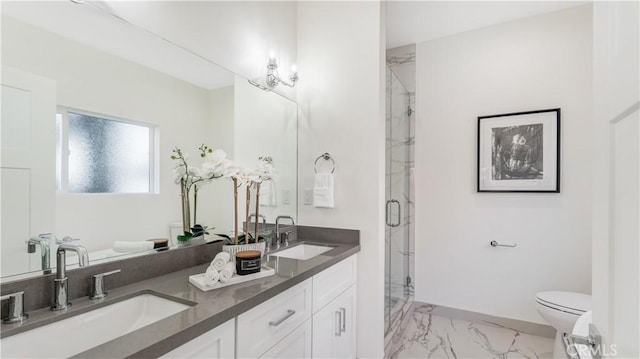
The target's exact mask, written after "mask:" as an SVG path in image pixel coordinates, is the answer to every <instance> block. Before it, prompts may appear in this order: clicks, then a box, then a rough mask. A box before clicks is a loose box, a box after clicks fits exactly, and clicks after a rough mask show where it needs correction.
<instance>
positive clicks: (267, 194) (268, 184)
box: [260, 180, 276, 207]
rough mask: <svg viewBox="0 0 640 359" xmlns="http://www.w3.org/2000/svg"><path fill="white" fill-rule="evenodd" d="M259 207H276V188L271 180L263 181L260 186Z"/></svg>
mask: <svg viewBox="0 0 640 359" xmlns="http://www.w3.org/2000/svg"><path fill="white" fill-rule="evenodd" d="M260 206H264V207H275V206H276V186H275V183H273V180H268V181H264V182H262V183H261V184H260Z"/></svg>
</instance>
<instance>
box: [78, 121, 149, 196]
mask: <svg viewBox="0 0 640 359" xmlns="http://www.w3.org/2000/svg"><path fill="white" fill-rule="evenodd" d="M67 115H68V146H69V147H68V172H67V173H68V187H67V190H68V192H73V193H145V192H147V193H148V192H150V191H151V188H150V183H151V159H152V156H151V153H150V147H151V140H152V134H153V128H152V127H150V126H145V125H138V124H133V123H127V122H121V121H115V120H110V119H106V118H101V117H95V116H89V115H86V114H80V113H74V112H71V111H69V112H67Z"/></svg>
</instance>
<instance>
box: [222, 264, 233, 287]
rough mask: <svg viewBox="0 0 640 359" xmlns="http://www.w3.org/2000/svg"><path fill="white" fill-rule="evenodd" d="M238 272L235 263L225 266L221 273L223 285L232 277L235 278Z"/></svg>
mask: <svg viewBox="0 0 640 359" xmlns="http://www.w3.org/2000/svg"><path fill="white" fill-rule="evenodd" d="M235 272H236V264H235V263H233V262H229V263H227V264H225V265H224V268H222V270H221V271H220V281H221V282H222V283H226V282H228V281H229V280H230V279H231V277H233V273H235Z"/></svg>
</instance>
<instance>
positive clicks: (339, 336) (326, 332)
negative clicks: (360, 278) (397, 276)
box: [312, 256, 357, 358]
mask: <svg viewBox="0 0 640 359" xmlns="http://www.w3.org/2000/svg"><path fill="white" fill-rule="evenodd" d="M356 268H357V263H356V256H352V257H350V258H347V259H345V260H344V261H342V262H340V263H338V264H336V265H334V266H332V267H330V268H328V269H327V270H325V271H323V272H321V273H318V274H317V275H316V276H314V277H313V294H314V307H313V311H314V313H313V339H312V341H313V346H312V348H313V351H312V357H313V358H355V357H356V333H355V331H356Z"/></svg>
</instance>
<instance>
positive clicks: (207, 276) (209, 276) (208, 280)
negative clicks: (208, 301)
mask: <svg viewBox="0 0 640 359" xmlns="http://www.w3.org/2000/svg"><path fill="white" fill-rule="evenodd" d="M219 280H220V273H218V271H217V270H215V269H213V268H211V267H209V268H207V271H206V272H205V273H204V284H206V285H209V286H212V285H215V284H216V283H218V281H219Z"/></svg>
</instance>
